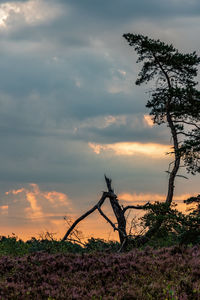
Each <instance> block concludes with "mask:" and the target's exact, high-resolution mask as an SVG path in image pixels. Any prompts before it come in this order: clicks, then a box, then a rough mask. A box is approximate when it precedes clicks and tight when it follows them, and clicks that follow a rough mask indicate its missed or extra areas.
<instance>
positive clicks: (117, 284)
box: [0, 246, 200, 300]
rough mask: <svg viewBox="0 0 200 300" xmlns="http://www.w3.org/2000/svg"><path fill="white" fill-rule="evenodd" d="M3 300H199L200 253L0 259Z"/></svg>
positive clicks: (183, 250)
mask: <svg viewBox="0 0 200 300" xmlns="http://www.w3.org/2000/svg"><path fill="white" fill-rule="evenodd" d="M0 278H1V280H0V299H20V300H21V299H27V300H28V299H38V300H39V299H43V300H44V299H48V300H50V299H51V300H53V299H59V300H61V299H69V300H70V299H81V300H84V299H85V300H86V299H87V300H88V299H93V300H97V299H99V300H100V299H116V300H118V299H124V300H125V299H140V300H145V299H182V300H183V299H193V300H195V299H200V247H199V246H194V247H183V246H182V247H180V246H173V247H169V248H161V249H158V250H155V249H153V248H150V247H147V248H145V249H143V250H139V249H133V250H132V251H130V252H128V253H105V252H91V253H84V252H82V253H54V254H51V253H48V252H45V251H39V252H38V251H37V252H33V253H30V254H25V255H22V256H11V255H7V256H4V255H2V256H1V257H0Z"/></svg>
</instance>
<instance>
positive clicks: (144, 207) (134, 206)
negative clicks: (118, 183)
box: [123, 202, 150, 213]
mask: <svg viewBox="0 0 200 300" xmlns="http://www.w3.org/2000/svg"><path fill="white" fill-rule="evenodd" d="M149 204H150V202H147V203H146V204H144V205H128V206H126V207H124V208H123V213H125V211H127V209H146V208H147V207H148V206H149Z"/></svg>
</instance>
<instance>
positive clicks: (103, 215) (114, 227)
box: [97, 206, 119, 231]
mask: <svg viewBox="0 0 200 300" xmlns="http://www.w3.org/2000/svg"><path fill="white" fill-rule="evenodd" d="M97 209H98V211H99V213H100V215H102V217H103V218H104V219H106V221H107V222H108V223H109V224H110V225H111V226H112V227H113V229H114V231H115V230H117V231H119V229H118V228H117V227H116V226H115V224H114V223H113V222H112V221H111V220H110V219H109V218H108V217H107V216H106V215H105V214H104V213H103V211H102V210H101V208H100V207H99V206H98V207H97Z"/></svg>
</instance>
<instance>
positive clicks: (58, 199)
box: [5, 183, 70, 219]
mask: <svg viewBox="0 0 200 300" xmlns="http://www.w3.org/2000/svg"><path fill="white" fill-rule="evenodd" d="M5 194H6V195H11V194H12V195H18V196H20V198H21V199H24V201H25V205H24V206H25V208H24V212H25V215H26V218H29V219H34V218H45V217H51V216H52V217H53V216H56V215H60V214H61V213H63V209H62V211H61V208H60V209H59V207H62V208H64V207H67V208H68V209H70V201H69V199H68V197H67V195H66V194H64V193H60V192H57V191H50V192H49V191H48V192H47V191H41V190H40V188H39V186H38V185H37V184H35V183H31V184H29V188H20V189H17V190H10V191H8V192H6V193H5ZM27 202H28V203H29V206H28V207H26V203H27Z"/></svg>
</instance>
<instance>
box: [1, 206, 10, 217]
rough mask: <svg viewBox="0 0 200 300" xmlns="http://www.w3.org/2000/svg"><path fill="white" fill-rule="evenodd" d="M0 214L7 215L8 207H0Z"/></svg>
mask: <svg viewBox="0 0 200 300" xmlns="http://www.w3.org/2000/svg"><path fill="white" fill-rule="evenodd" d="M0 214H1V215H7V214H8V205H3V206H0Z"/></svg>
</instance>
